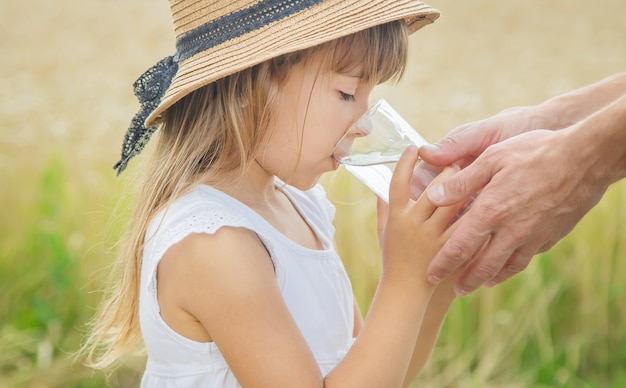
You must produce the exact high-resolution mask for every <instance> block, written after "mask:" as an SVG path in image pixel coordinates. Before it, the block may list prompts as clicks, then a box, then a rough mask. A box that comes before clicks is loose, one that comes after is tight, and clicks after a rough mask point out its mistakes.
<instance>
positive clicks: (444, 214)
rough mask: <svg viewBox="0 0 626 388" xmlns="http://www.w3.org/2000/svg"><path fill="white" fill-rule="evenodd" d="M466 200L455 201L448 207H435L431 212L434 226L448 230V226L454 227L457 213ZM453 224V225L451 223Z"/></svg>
mask: <svg viewBox="0 0 626 388" xmlns="http://www.w3.org/2000/svg"><path fill="white" fill-rule="evenodd" d="M464 205H465V203H464V202H459V203H455V204H453V205H450V206H446V207H438V208H435V211H433V213H432V214H431V216H430V218H429V221H430V222H431V223H432V224H433V226H439V228H440V230H446V228H452V227H453V226H454V225H455V224H456V221H457V220H455V218H456V217H457V214H458V213H459V212H460V211H461V209H463V206H464ZM451 224H452V225H451Z"/></svg>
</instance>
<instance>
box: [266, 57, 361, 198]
mask: <svg viewBox="0 0 626 388" xmlns="http://www.w3.org/2000/svg"><path fill="white" fill-rule="evenodd" d="M359 73H360V69H359V68H356V69H354V70H353V71H351V72H350V73H348V74H337V73H334V72H329V71H328V72H318V71H317V64H316V63H313V64H311V65H308V66H305V65H302V64H300V65H296V66H295V67H294V68H293V69H291V70H290V72H289V74H288V77H287V79H286V81H285V82H284V84H283V85H282V87H281V89H280V91H279V98H278V103H277V105H276V112H275V114H274V121H273V126H272V127H271V128H270V131H269V132H268V138H267V139H266V143H265V145H266V146H265V147H262V148H261V152H260V154H259V155H258V157H257V161H258V163H259V164H260V165H261V166H262V167H263V168H264V169H265V170H266V171H267V172H268V173H270V174H272V175H276V176H278V177H279V178H280V179H282V180H283V181H285V182H286V183H289V184H290V185H293V186H295V187H298V188H299V189H301V190H306V189H309V188H311V187H313V186H314V185H315V184H316V183H317V181H318V179H319V177H320V176H321V175H322V174H323V173H324V172H327V171H332V170H336V169H337V167H338V166H339V163H338V162H337V161H336V159H335V158H334V155H333V151H334V148H335V145H336V144H337V142H338V141H339V140H340V139H341V138H342V136H343V135H344V134H345V133H346V131H347V130H348V129H349V128H350V125H351V124H352V123H354V122H355V121H356V120H357V119H358V118H359V117H360V116H361V115H362V114H364V113H365V112H366V111H367V109H368V97H369V94H370V92H371V91H372V89H373V86H371V85H366V84H364V83H363V82H362V80H361V78H360V77H359ZM348 136H352V137H353V138H354V137H356V136H359V135H358V134H354V135H352V134H349V135H348Z"/></svg>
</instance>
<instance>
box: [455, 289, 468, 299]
mask: <svg viewBox="0 0 626 388" xmlns="http://www.w3.org/2000/svg"><path fill="white" fill-rule="evenodd" d="M454 293H455V294H456V296H458V297H463V296H467V295H469V292H468V291H465V290H463V289H461V288H457V287H455V288H454Z"/></svg>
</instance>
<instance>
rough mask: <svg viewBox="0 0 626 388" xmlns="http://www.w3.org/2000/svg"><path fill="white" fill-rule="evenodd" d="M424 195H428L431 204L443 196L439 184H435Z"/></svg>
mask: <svg viewBox="0 0 626 388" xmlns="http://www.w3.org/2000/svg"><path fill="white" fill-rule="evenodd" d="M426 194H427V195H428V199H430V200H431V201H432V202H439V201H441V200H442V199H443V196H444V192H443V185H442V184H441V183H437V184H436V185H434V186H433V187H431V188H430V189H428V192H427V193H426Z"/></svg>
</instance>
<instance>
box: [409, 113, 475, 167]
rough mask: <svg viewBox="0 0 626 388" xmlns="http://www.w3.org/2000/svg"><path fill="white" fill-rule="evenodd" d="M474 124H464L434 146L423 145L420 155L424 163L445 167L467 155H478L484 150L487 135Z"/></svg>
mask: <svg viewBox="0 0 626 388" xmlns="http://www.w3.org/2000/svg"><path fill="white" fill-rule="evenodd" d="M479 128H480V127H479V126H478V125H476V123H469V124H464V125H462V126H460V127H457V128H455V129H453V130H452V131H450V133H448V134H447V135H446V136H445V137H444V138H443V139H441V140H439V141H437V142H436V143H434V144H427V145H423V146H422V147H421V148H420V155H421V157H422V159H423V160H425V161H426V162H428V163H430V164H433V165H436V166H446V165H449V164H452V163H454V162H456V161H457V160H458V159H460V158H463V157H465V156H468V155H479V154H480V153H481V152H483V151H484V150H485V148H486V146H485V143H486V141H485V138H487V134H486V133H485V132H484V131H479V130H478V129H479Z"/></svg>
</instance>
